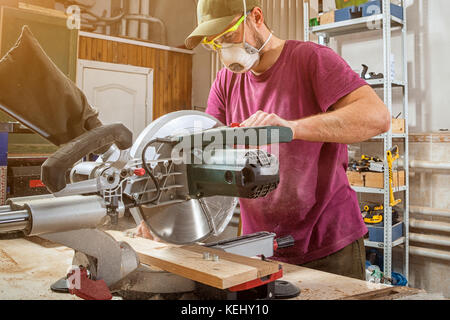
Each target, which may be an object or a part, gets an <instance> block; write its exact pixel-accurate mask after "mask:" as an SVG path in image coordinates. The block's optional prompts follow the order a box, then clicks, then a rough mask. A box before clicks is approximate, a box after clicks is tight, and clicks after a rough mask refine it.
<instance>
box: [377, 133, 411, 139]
mask: <svg viewBox="0 0 450 320" xmlns="http://www.w3.org/2000/svg"><path fill="white" fill-rule="evenodd" d="M384 138H386V134H385V133H383V134H381V135H379V136H376V137H373V138H370V139H369V140H374V139H376V140H379V139H384ZM404 138H406V133H393V134H392V139H404Z"/></svg>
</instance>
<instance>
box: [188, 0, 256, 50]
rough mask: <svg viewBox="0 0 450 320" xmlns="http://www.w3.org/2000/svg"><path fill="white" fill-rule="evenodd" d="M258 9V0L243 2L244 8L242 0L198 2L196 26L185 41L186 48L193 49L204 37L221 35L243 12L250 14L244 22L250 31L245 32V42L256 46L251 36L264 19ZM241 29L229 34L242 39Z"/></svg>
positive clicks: (205, 0)
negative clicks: (237, 35)
mask: <svg viewBox="0 0 450 320" xmlns="http://www.w3.org/2000/svg"><path fill="white" fill-rule="evenodd" d="M260 7H261V4H260V0H245V7H244V0H199V2H198V6H197V16H198V26H197V28H196V29H195V30H194V31H193V32H192V33H191V34H190V35H189V37H188V38H187V39H186V42H185V44H186V47H187V48H189V49H193V48H195V47H196V46H197V45H199V44H200V43H201V41H202V40H203V39H204V38H205V37H207V38H209V40H210V39H213V38H214V37H215V36H217V35H220V34H222V33H223V32H225V31H226V30H228V29H230V28H231V27H232V26H233V25H235V24H236V22H238V21H239V19H240V18H241V17H242V16H243V15H244V11H247V13H249V12H250V13H249V15H248V16H247V19H246V22H245V23H246V27H248V28H246V29H250V30H247V31H246V32H245V33H246V34H245V36H246V40H248V42H249V43H250V44H251V45H255V46H257V44H258V43H257V42H255V43H253V41H252V40H255V39H252V38H253V37H252V36H253V35H254V31H255V29H256V31H258V28H260V27H261V26H262V25H264V17H263V14H262V11H261V9H260ZM255 9H256V10H255ZM243 29H244V28H243V25H241V26H239V29H238V30H237V32H231V33H233V34H234V36H233V37H236V33H237V34H239V35H240V36H241V38H242V37H243ZM227 37H228V36H227ZM227 40H228V39H227ZM241 41H242V39H241ZM263 43H264V41H263Z"/></svg>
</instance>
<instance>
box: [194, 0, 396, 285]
mask: <svg viewBox="0 0 450 320" xmlns="http://www.w3.org/2000/svg"><path fill="white" fill-rule="evenodd" d="M197 11H198V22H199V24H198V27H197V28H196V29H195V30H194V31H193V32H192V34H191V35H190V36H189V37H188V38H187V39H186V46H187V47H188V48H194V47H196V46H197V45H198V44H200V43H202V44H203V46H205V47H206V48H209V49H210V50H216V51H217V52H218V54H219V55H220V58H221V60H222V62H223V63H224V65H225V66H226V68H224V69H223V70H221V71H220V72H219V73H218V74H217V79H216V81H215V82H214V84H213V86H212V88H211V93H210V96H209V100H208V108H207V110H206V112H207V113H209V114H210V115H212V116H214V117H215V118H217V119H218V120H220V121H222V122H223V123H225V124H227V125H230V124H231V123H241V124H242V125H243V126H247V127H251V126H266V125H275V126H285V127H289V128H291V129H292V131H293V132H294V139H295V140H294V141H293V142H291V143H289V144H281V145H280V146H279V160H280V185H279V187H278V189H277V190H275V191H274V192H273V193H271V194H269V195H268V196H267V197H266V198H263V199H257V200H244V199H242V200H241V201H240V205H241V217H242V223H243V232H244V234H250V233H254V232H258V231H270V232H274V233H276V234H277V236H279V237H283V236H286V235H292V236H293V237H294V238H295V245H294V247H291V248H288V249H283V250H280V251H279V252H278V253H277V255H276V256H275V257H274V259H277V260H280V261H283V262H287V263H291V264H296V265H302V266H306V267H309V268H314V269H319V270H323V271H327V272H332V273H336V274H340V275H344V276H348V277H353V278H358V279H364V278H365V249H364V241H363V236H364V235H365V234H366V233H367V228H366V227H365V225H364V222H363V220H362V217H361V213H360V210H359V204H358V200H357V196H356V193H355V192H354V191H353V190H352V189H351V187H350V185H349V182H348V180H347V176H346V169H347V163H348V152H347V146H346V144H350V143H357V142H361V141H365V140H367V139H369V138H371V137H373V136H376V135H378V134H381V133H384V132H386V131H388V130H389V128H390V121H391V116H390V114H389V111H388V110H387V108H386V106H385V105H384V104H383V102H382V101H381V100H380V99H379V98H378V96H377V95H376V93H375V92H374V91H373V90H372V89H371V88H370V87H369V86H368V85H367V83H366V82H365V81H364V80H362V79H361V78H360V77H359V76H358V75H357V74H356V73H355V72H353V71H352V70H351V68H350V67H349V66H348V64H347V63H346V62H345V61H344V60H343V59H341V58H340V57H339V56H338V55H337V54H335V53H334V52H333V51H332V50H331V49H329V48H327V47H323V46H319V45H317V44H314V43H310V42H301V41H285V40H282V39H279V38H277V37H276V36H275V35H273V34H272V33H271V31H270V30H269V28H268V27H267V26H266V24H265V21H264V14H263V12H262V10H261V9H260V3H259V0H200V1H199V2H198V10H197Z"/></svg>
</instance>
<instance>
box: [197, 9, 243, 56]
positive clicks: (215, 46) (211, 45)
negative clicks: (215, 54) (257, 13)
mask: <svg viewBox="0 0 450 320" xmlns="http://www.w3.org/2000/svg"><path fill="white" fill-rule="evenodd" d="M250 12H251V11H248V12H247V13H246V14H244V15H243V16H242V18H240V19H239V21H238V22H236V24H235V25H234V26H232V27H231V28H230V29H228V30H226V31H224V32H222V33H221V34H219V35H218V36H217V37H215V38H214V39H212V40H210V41H208V40H207V38H206V37H205V38H203V40H202V46H203V47H205V48H206V49H208V50H213V51H217V50H219V49H222V48H223V47H224V46H226V44H223V43H220V42H218V41H217V40H218V39H220V38H222V37H223V36H224V35H226V34H228V33H231V32H234V31H236V30H237V29H238V28H239V26H240V25H241V24H242V22H244V21H245V18H247V15H248V14H249V13H250Z"/></svg>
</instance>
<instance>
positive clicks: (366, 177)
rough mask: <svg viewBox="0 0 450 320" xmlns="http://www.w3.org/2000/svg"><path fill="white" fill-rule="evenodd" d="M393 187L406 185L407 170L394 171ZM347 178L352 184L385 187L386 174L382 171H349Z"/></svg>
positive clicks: (355, 185)
mask: <svg viewBox="0 0 450 320" xmlns="http://www.w3.org/2000/svg"><path fill="white" fill-rule="evenodd" d="M393 174H394V176H393V187H394V188H397V187H402V186H404V185H405V171H404V170H400V171H394V173H393ZM347 178H348V181H349V182H350V185H351V186H354V187H366V188H377V189H383V188H384V174H383V173H381V172H356V171H347Z"/></svg>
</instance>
